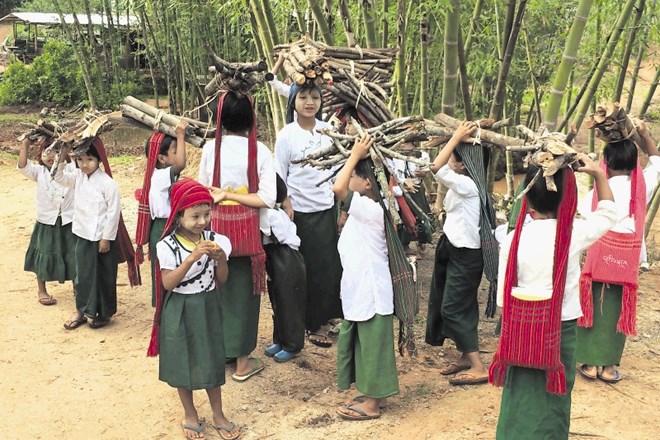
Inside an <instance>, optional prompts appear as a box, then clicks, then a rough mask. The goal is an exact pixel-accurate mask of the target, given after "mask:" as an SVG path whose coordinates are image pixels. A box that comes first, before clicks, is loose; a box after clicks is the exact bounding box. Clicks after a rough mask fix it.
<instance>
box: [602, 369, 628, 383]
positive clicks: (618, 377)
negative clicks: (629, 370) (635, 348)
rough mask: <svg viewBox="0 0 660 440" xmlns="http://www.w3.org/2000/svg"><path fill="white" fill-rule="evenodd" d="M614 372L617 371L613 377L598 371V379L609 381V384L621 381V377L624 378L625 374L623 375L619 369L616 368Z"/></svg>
mask: <svg viewBox="0 0 660 440" xmlns="http://www.w3.org/2000/svg"><path fill="white" fill-rule="evenodd" d="M614 372H615V375H614V377H611V378H610V377H603V375H602V373H598V379H600V380H602V381H603V382H605V383H609V384H615V383H617V382H621V379H623V376H622V375H621V373H619V370H617V369H615V370H614Z"/></svg>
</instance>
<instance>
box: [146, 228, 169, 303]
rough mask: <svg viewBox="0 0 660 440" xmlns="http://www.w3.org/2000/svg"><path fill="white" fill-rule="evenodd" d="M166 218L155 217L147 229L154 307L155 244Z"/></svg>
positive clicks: (161, 232) (161, 233) (158, 239)
mask: <svg viewBox="0 0 660 440" xmlns="http://www.w3.org/2000/svg"><path fill="white" fill-rule="evenodd" d="M165 223H167V219H166V218H156V219H154V220H153V221H152V222H151V229H150V230H149V260H150V262H151V307H156V258H158V257H157V255H156V244H157V243H158V242H159V241H160V236H161V235H163V230H164V229H165Z"/></svg>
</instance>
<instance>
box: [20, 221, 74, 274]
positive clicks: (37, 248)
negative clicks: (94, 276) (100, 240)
mask: <svg viewBox="0 0 660 440" xmlns="http://www.w3.org/2000/svg"><path fill="white" fill-rule="evenodd" d="M75 249H76V236H75V235H73V232H71V223H69V224H68V225H64V226H62V217H61V216H60V217H57V221H56V222H55V224H54V225H52V226H51V225H45V224H43V223H39V222H36V223H35V224H34V230H33V231H32V237H31V238H30V245H29V246H28V250H27V252H26V254H25V264H24V266H23V269H24V270H25V271H27V272H34V273H35V274H36V275H37V278H38V279H40V280H41V281H59V282H60V283H63V282H65V281H67V280H73V279H75V278H76V254H75Z"/></svg>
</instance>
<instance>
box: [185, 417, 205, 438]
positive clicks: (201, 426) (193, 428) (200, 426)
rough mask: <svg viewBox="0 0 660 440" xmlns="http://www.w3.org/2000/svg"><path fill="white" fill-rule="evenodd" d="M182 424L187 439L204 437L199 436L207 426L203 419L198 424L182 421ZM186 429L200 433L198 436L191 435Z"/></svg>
mask: <svg viewBox="0 0 660 440" xmlns="http://www.w3.org/2000/svg"><path fill="white" fill-rule="evenodd" d="M181 426H182V427H183V435H184V436H185V437H186V438H187V439H196V438H204V437H200V436H199V434H201V433H202V432H203V431H204V428H206V422H204V421H203V420H200V421H199V424H198V425H197V426H195V425H191V424H190V423H182V424H181ZM186 430H188V431H192V432H194V433H196V434H198V435H197V437H191V436H190V435H189V434H188V433H186Z"/></svg>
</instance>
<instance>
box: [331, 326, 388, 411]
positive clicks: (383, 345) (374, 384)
mask: <svg viewBox="0 0 660 440" xmlns="http://www.w3.org/2000/svg"><path fill="white" fill-rule="evenodd" d="M352 383H355V389H356V390H358V391H359V392H360V393H362V394H364V395H365V396H367V397H372V398H374V399H382V398H385V397H389V396H393V395H394V394H398V393H399V376H398V373H397V370H396V360H395V359H394V315H386V316H383V315H374V317H373V318H371V319H370V320H368V321H360V322H356V321H347V320H344V321H343V322H342V323H341V328H340V330H339V338H338V340H337V385H338V386H339V388H340V389H342V390H346V389H348V388H350V386H351V384H352Z"/></svg>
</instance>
